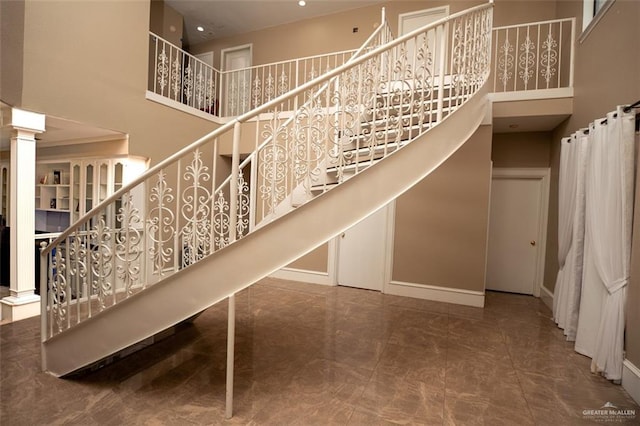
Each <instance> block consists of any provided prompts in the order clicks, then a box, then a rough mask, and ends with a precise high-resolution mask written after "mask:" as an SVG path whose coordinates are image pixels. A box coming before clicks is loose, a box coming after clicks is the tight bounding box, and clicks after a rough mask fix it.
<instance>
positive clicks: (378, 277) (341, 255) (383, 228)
mask: <svg viewBox="0 0 640 426" xmlns="http://www.w3.org/2000/svg"><path fill="white" fill-rule="evenodd" d="M388 216H389V207H388V206H385V207H383V208H381V209H380V210H378V211H377V212H375V213H374V214H372V215H371V216H369V217H367V218H366V219H364V220H363V221H362V222H359V223H357V224H356V225H354V226H352V227H351V228H349V229H348V230H347V231H345V232H344V233H343V234H342V235H341V236H340V238H339V242H338V285H343V286H347V287H357V288H364V289H368V290H377V291H382V288H383V286H384V280H385V265H386V250H387V228H388V218H389V217H388Z"/></svg>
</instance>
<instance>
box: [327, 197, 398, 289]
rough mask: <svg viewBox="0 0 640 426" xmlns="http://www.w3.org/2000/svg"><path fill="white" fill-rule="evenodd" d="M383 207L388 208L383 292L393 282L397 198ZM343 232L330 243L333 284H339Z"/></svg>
mask: <svg viewBox="0 0 640 426" xmlns="http://www.w3.org/2000/svg"><path fill="white" fill-rule="evenodd" d="M381 209H387V220H386V225H385V227H384V229H383V231H382V232H384V234H385V235H384V246H385V247H384V251H385V260H384V272H383V282H382V289H381V290H380V292H381V293H383V294H385V293H387V287H388V286H389V283H390V282H391V273H392V270H393V241H394V230H395V219H396V200H395V199H394V200H392V201H390V202H389V203H388V204H386V205H385V206H383V207H381ZM341 235H342V233H341V234H339V235H337V236H336V237H335V238H333V239H331V240H330V244H329V265H328V266H329V267H328V271H329V276H330V277H331V281H332V284H333V285H334V286H337V285H339V284H338V273H339V270H340V238H341Z"/></svg>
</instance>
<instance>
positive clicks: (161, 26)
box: [149, 0, 184, 47]
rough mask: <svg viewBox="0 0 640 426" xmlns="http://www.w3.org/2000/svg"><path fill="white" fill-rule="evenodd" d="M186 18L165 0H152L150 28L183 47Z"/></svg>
mask: <svg viewBox="0 0 640 426" xmlns="http://www.w3.org/2000/svg"><path fill="white" fill-rule="evenodd" d="M183 29H184V19H183V18H182V15H180V14H179V13H178V12H176V10H175V9H173V8H172V7H171V6H169V5H167V4H165V2H164V1H163V0H151V5H150V17H149V30H151V32H153V33H154V34H156V35H159V36H160V37H162V38H163V39H165V40H167V41H168V42H170V43H172V44H174V45H176V46H178V47H182V44H183V43H182V33H183Z"/></svg>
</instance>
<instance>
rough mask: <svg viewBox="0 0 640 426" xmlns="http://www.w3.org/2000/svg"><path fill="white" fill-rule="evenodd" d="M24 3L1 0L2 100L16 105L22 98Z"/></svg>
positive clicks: (0, 53)
mask: <svg viewBox="0 0 640 426" xmlns="http://www.w3.org/2000/svg"><path fill="white" fill-rule="evenodd" d="M23 32H24V3H23V2H22V1H0V101H2V102H4V103H6V104H8V105H11V106H16V105H18V104H19V102H20V99H21V98H22V57H23V53H22V52H23V50H24V47H23Z"/></svg>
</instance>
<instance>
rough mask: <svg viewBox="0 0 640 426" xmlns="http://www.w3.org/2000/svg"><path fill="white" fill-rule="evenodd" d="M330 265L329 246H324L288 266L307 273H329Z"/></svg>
mask: <svg viewBox="0 0 640 426" xmlns="http://www.w3.org/2000/svg"><path fill="white" fill-rule="evenodd" d="M328 265H329V245H328V244H323V245H321V246H320V247H318V248H317V249H315V250H313V251H312V252H310V253H308V254H306V255H305V256H302V257H301V258H300V259H298V260H296V261H294V262H291V263H290V264H289V265H287V267H288V268H295V269H302V270H305V271H314V272H324V273H326V272H327V269H328Z"/></svg>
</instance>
